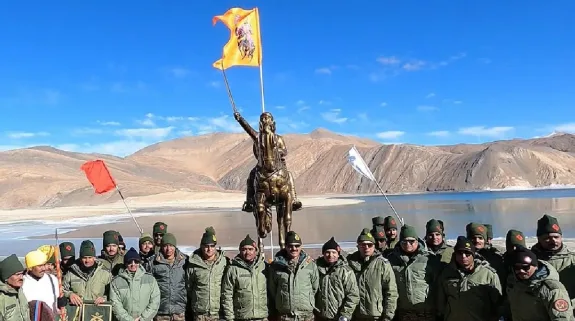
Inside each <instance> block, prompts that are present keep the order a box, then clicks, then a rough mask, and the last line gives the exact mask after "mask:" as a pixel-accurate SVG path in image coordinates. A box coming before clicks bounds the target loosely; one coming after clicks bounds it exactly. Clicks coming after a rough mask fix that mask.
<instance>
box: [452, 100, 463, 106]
mask: <svg viewBox="0 0 575 321" xmlns="http://www.w3.org/2000/svg"><path fill="white" fill-rule="evenodd" d="M453 103H454V104H456V105H459V104H463V102H462V101H461V100H455V101H453Z"/></svg>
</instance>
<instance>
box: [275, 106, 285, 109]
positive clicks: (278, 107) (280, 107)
mask: <svg viewBox="0 0 575 321" xmlns="http://www.w3.org/2000/svg"><path fill="white" fill-rule="evenodd" d="M285 108H286V106H276V109H285Z"/></svg>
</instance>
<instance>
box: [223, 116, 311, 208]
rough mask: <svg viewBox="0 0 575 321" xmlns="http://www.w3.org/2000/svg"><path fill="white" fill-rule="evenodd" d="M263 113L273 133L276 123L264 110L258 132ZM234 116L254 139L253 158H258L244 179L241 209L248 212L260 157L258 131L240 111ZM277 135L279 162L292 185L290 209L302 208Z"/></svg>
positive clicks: (284, 151)
mask: <svg viewBox="0 0 575 321" xmlns="http://www.w3.org/2000/svg"><path fill="white" fill-rule="evenodd" d="M264 115H267V116H268V117H269V118H270V119H271V130H272V132H273V133H274V134H275V132H276V123H275V121H274V117H273V116H272V114H270V113H268V112H265V113H263V114H261V116H260V128H259V129H260V132H261V131H262V117H263V116H264ZM234 117H235V118H236V120H237V121H238V123H239V124H240V125H241V126H242V128H243V129H244V130H245V131H246V133H248V135H250V137H251V138H252V140H253V141H254V144H253V148H252V149H253V153H254V156H255V158H256V159H257V160H258V164H256V166H255V167H254V168H252V170H251V171H250V175H249V176H248V179H247V181H246V185H247V191H246V201H245V202H244V205H243V206H242V211H244V212H248V213H252V212H253V211H254V197H255V193H256V192H255V187H254V179H255V178H256V173H257V172H258V170H259V166H260V165H259V159H260V157H259V156H258V147H257V143H258V132H257V131H255V130H254V129H253V128H252V126H250V124H249V123H248V122H247V121H246V120H245V119H244V118H243V117H242V116H241V115H240V113H234ZM276 136H278V137H279V138H278V140H279V141H280V142H281V145H282V146H283V147H281V149H282V150H281V151H280V157H281V162H282V165H283V166H284V168H285V170H286V171H287V173H288V176H289V181H290V184H291V186H292V199H293V204H292V210H293V211H299V210H300V209H301V208H302V203H301V202H300V201H299V200H298V198H297V193H296V190H295V183H294V180H293V176H292V174H291V172H290V171H289V170H288V169H287V165H286V161H285V156H286V155H287V148H286V147H285V144H284V141H283V138H282V137H281V136H280V135H277V134H276Z"/></svg>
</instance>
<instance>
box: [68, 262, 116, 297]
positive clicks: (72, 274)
mask: <svg viewBox="0 0 575 321" xmlns="http://www.w3.org/2000/svg"><path fill="white" fill-rule="evenodd" d="M78 264H79V263H78V262H77V263H74V264H73V265H72V266H71V267H70V271H68V273H67V274H66V275H65V276H64V279H63V280H62V286H63V288H64V296H65V297H67V298H69V297H70V294H72V293H75V294H77V295H78V296H80V297H81V298H82V299H83V300H96V299H97V298H99V297H102V298H104V299H107V298H108V291H109V285H110V281H112V274H111V273H110V272H109V271H108V270H105V269H104V268H102V263H101V262H100V261H98V260H96V261H95V262H94V264H95V265H96V268H95V269H93V270H92V271H91V272H90V274H86V273H85V272H83V271H82V270H81V269H80V266H79V265H78Z"/></svg>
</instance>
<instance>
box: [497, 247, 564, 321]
mask: <svg viewBox="0 0 575 321" xmlns="http://www.w3.org/2000/svg"><path fill="white" fill-rule="evenodd" d="M510 260H511V261H512V262H513V274H512V275H511V276H510V277H509V282H508V283H507V289H506V290H507V298H508V300H509V304H510V308H511V316H512V318H513V321H559V320H561V321H573V320H575V318H574V317H573V306H572V305H571V300H570V299H569V293H567V290H566V289H565V286H564V285H563V284H562V283H561V282H560V281H559V275H558V273H557V270H555V268H553V266H551V264H549V263H547V262H545V261H541V260H538V259H537V256H535V253H533V252H532V251H530V250H528V249H526V248H522V247H519V248H517V249H516V250H514V251H513V254H511V259H510Z"/></svg>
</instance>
